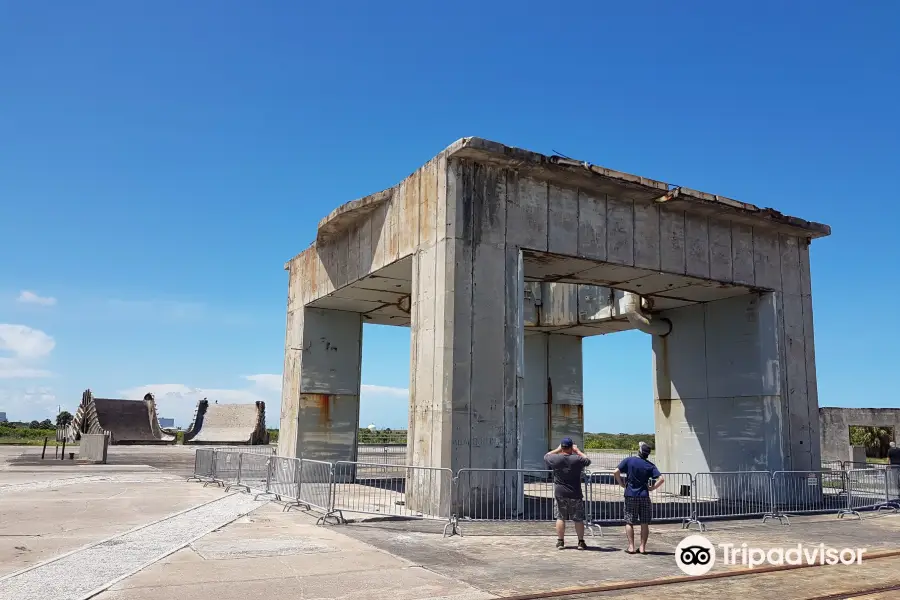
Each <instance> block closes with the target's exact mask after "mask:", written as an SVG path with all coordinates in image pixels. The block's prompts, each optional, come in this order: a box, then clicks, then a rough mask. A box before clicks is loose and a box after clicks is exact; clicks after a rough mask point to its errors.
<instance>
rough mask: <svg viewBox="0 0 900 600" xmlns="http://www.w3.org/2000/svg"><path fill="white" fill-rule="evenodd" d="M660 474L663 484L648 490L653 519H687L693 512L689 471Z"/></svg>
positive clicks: (656, 520)
mask: <svg viewBox="0 0 900 600" xmlns="http://www.w3.org/2000/svg"><path fill="white" fill-rule="evenodd" d="M660 475H662V477H663V484H662V485H661V486H659V487H658V488H657V489H655V490H653V491H652V492H650V502H651V505H652V513H651V514H652V516H653V521H654V522H665V521H682V522H684V521H686V520H689V519H690V518H691V515H692V514H693V493H692V490H693V487H694V480H693V477H691V474H690V473H660ZM651 485H652V482H651ZM623 503H624V500H623Z"/></svg>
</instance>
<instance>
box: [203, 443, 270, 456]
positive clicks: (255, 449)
mask: <svg viewBox="0 0 900 600" xmlns="http://www.w3.org/2000/svg"><path fill="white" fill-rule="evenodd" d="M276 449H277V447H276V446H272V445H268V444H264V445H260V446H217V447H214V448H212V450H215V451H216V452H240V453H241V454H265V455H274V454H275V450H276Z"/></svg>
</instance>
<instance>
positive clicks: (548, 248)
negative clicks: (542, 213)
mask: <svg viewBox="0 0 900 600" xmlns="http://www.w3.org/2000/svg"><path fill="white" fill-rule="evenodd" d="M544 188H545V190H546V194H545V197H546V204H547V239H546V244H545V246H544V247H545V248H546V249H547V251H548V252H549V251H550V223H551V221H550V183H549V182H544ZM503 241H504V243H505V242H506V240H503Z"/></svg>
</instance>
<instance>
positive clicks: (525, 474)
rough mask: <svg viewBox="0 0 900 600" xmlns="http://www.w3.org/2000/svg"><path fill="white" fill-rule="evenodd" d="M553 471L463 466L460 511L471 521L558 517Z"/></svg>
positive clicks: (458, 493)
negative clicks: (556, 514)
mask: <svg viewBox="0 0 900 600" xmlns="http://www.w3.org/2000/svg"><path fill="white" fill-rule="evenodd" d="M553 502H554V495H553V472H552V471H547V470H527V469H460V470H459V471H458V472H457V474H456V498H455V501H454V504H455V506H456V510H457V511H458V514H460V515H465V516H464V517H463V518H465V519H466V520H468V521H551V520H555V519H556V517H555V509H554V504H553Z"/></svg>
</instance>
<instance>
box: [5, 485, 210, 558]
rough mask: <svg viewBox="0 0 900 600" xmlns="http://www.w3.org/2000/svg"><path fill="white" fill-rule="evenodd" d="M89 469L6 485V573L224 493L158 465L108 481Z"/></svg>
mask: <svg viewBox="0 0 900 600" xmlns="http://www.w3.org/2000/svg"><path fill="white" fill-rule="evenodd" d="M6 475H7V473H6V472H4V473H2V474H0V481H3V482H5V481H6ZM84 475H85V476H84V477H83V478H73V477H71V475H69V476H68V477H67V476H65V475H63V476H61V477H59V478H57V479H47V478H44V479H43V480H42V481H41V482H37V483H39V484H41V485H28V484H24V485H23V484H16V485H9V486H8V488H10V489H7V490H6V491H4V488H3V487H0V575H5V574H8V573H12V572H14V571H18V570H20V569H23V568H25V567H28V566H30V565H33V564H36V563H39V562H42V561H45V560H48V559H50V558H53V557H54V556H58V555H59V554H62V553H65V552H69V551H71V550H75V549H77V548H80V547H82V546H84V545H86V544H89V543H92V542H97V541H99V540H102V539H104V538H107V537H110V536H112V535H116V534H119V533H124V532H125V531H128V530H129V529H132V528H134V527H137V526H139V525H143V524H146V523H150V522H152V521H155V520H158V519H160V518H163V517H165V516H167V515H170V514H172V513H175V512H178V511H181V510H185V509H187V508H190V507H192V506H196V505H197V504H200V503H203V502H207V501H209V500H213V499H215V498H218V497H221V495H222V492H221V491H216V490H215V489H213V488H204V487H203V486H202V485H197V484H190V483H186V482H185V481H184V480H183V479H181V478H178V477H172V476H166V475H164V474H160V473H159V472H157V471H155V470H154V471H151V472H149V473H146V475H144V474H140V473H132V474H128V477H127V479H126V478H123V477H108V478H107V479H106V480H105V481H98V480H96V473H94V474H92V473H91V472H90V471H86V472H85V474H84ZM54 484H55V485H54ZM12 488H15V489H12Z"/></svg>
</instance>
